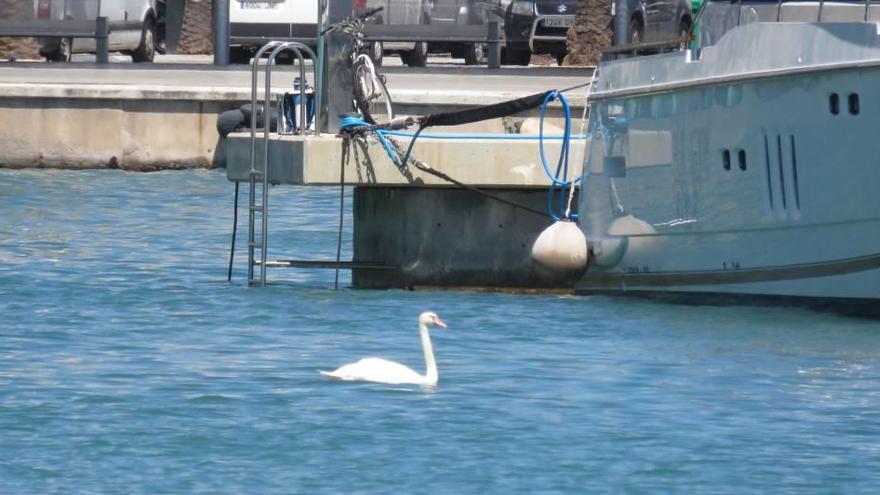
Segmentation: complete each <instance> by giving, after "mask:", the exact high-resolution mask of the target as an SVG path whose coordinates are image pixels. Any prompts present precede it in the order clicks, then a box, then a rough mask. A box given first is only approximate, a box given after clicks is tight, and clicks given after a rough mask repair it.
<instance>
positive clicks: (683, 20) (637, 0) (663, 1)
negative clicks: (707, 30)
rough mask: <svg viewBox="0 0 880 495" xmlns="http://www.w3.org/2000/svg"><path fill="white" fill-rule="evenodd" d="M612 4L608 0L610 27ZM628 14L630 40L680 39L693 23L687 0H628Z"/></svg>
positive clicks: (613, 3)
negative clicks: (609, 5) (609, 4)
mask: <svg viewBox="0 0 880 495" xmlns="http://www.w3.org/2000/svg"><path fill="white" fill-rule="evenodd" d="M615 3H616V2H612V3H611V26H612V29H613V27H614V26H615V25H616V24H615V21H614V17H615V15H616V12H615V8H616V5H615ZM629 16H630V17H629V42H630V43H642V42H652V41H670V40H674V39H677V38H681V37H682V36H684V35H685V34H687V33H688V31H690V29H691V25H692V24H693V16H692V13H691V1H690V0H629Z"/></svg>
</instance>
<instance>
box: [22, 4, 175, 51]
mask: <svg viewBox="0 0 880 495" xmlns="http://www.w3.org/2000/svg"><path fill="white" fill-rule="evenodd" d="M34 11H35V12H36V18H37V19H53V20H64V19H75V20H94V19H96V18H97V17H102V16H103V17H106V18H107V25H108V27H109V28H110V36H109V38H108V40H107V43H108V45H109V49H110V51H117V52H122V53H125V54H128V55H131V59H132V60H133V61H134V62H152V61H153V57H154V56H155V55H156V53H157V52H159V53H163V52H164V47H165V33H164V29H163V26H164V20H165V0H35V1H34ZM37 43H38V45H39V49H40V55H42V56H43V57H44V58H45V59H46V60H48V61H50V62H66V61H69V60H70V56H71V55H72V54H74V53H94V52H95V49H96V47H95V40H94V38H37Z"/></svg>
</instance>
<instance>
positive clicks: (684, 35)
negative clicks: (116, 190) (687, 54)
mask: <svg viewBox="0 0 880 495" xmlns="http://www.w3.org/2000/svg"><path fill="white" fill-rule="evenodd" d="M690 34H691V21H690V19H688V18H684V19H682V20H681V26H679V28H678V37H679V38H681V39H682V42H681V45H680V46H679V48H680V49H682V50H687V48H688V44H689V43H688V42H689V41H690V40H689V39H688V36H690Z"/></svg>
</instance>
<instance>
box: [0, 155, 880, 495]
mask: <svg viewBox="0 0 880 495" xmlns="http://www.w3.org/2000/svg"><path fill="white" fill-rule="evenodd" d="M337 201H338V196H337V191H335V190H333V189H325V190H318V189H296V188H275V189H273V191H272V213H273V214H272V216H271V219H272V227H271V228H272V231H271V232H272V235H273V239H272V241H273V242H272V248H273V249H270V251H274V252H275V254H274V256H273V257H278V256H288V257H297V258H312V259H330V258H332V257H333V256H334V255H335V243H336V233H335V225H336V214H337V213H336V212H337ZM231 206H232V185H231V184H230V183H228V182H227V181H226V180H225V176H224V175H223V173H222V172H207V171H184V172H163V173H155V174H134V173H126V172H121V171H84V172H69V171H0V493H11V494H15V493H151V494H152V493H313V492H333V493H338V492H345V493H348V492H352V493H360V492H364V493H508V492H548V493H549V492H568V493H759V492H763V493H876V491H877V490H878V487H880V323H878V322H876V321H868V320H859V319H848V318H845V317H841V316H836V315H830V314H823V313H815V312H811V311H808V310H799V309H788V308H749V307H711V306H702V307H683V306H672V305H664V304H659V303H651V302H646V301H639V300H629V299H615V298H600V297H589V298H587V297H559V296H517V295H506V294H480V293H466V292H403V291H355V290H350V289H346V290H340V291H338V292H337V291H333V290H331V288H332V285H333V272H332V271H323V270H322V271H308V270H274V271H270V280H274V281H276V282H277V283H275V284H273V285H272V286H271V287H269V288H266V289H252V288H251V289H249V288H247V287H246V285H245V284H244V282H243V280H244V261H245V258H244V257H242V256H240V257H239V258H238V260H237V267H238V268H237V270H236V274H235V278H234V279H233V283H231V284H230V283H227V282H226V264H227V256H228V244H229V235H230V229H231ZM240 232H242V233H243V229H242V230H241V231H240ZM347 232H350V226H349V227H348V228H347ZM348 236H350V234H348ZM240 239H243V236H242V237H241V238H240ZM345 254H347V255H348V256H350V252H346V253H345ZM343 281H344V282H345V284H346V285H347V284H348V281H349V278H348V277H347V276H346V277H344V280H343ZM425 309H433V310H435V311H436V312H438V313H439V314H440V316H441V317H442V318H443V319H444V320H445V321H446V322H447V323H448V324H449V327H450V328H449V329H448V330H445V331H440V330H438V331H435V332H434V335H433V337H434V344H435V347H436V351H437V355H438V362H439V367H440V376H441V383H440V385H439V386H438V387H437V388H436V389H431V390H428V389H421V388H418V387H406V386H383V385H371V384H352V383H338V382H331V381H328V380H325V379H322V378H321V377H320V376H319V375H318V374H317V372H316V369H319V368H324V369H328V368H330V369H332V368H334V367H336V366H338V365H340V364H344V363H346V362H350V361H353V360H355V359H357V358H360V357H362V356H369V355H378V356H382V357H387V358H392V359H395V360H399V361H402V362H404V363H406V364H409V365H410V366H412V367H421V366H422V356H421V351H420V348H419V341H418V335H417V330H416V317H417V315H418V313H419V312H421V311H423V310H425Z"/></svg>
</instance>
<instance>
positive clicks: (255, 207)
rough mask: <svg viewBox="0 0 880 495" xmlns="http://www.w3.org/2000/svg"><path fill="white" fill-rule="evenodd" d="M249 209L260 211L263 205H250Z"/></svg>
mask: <svg viewBox="0 0 880 495" xmlns="http://www.w3.org/2000/svg"><path fill="white" fill-rule="evenodd" d="M250 210H251V211H259V212H262V211H263V210H264V208H263V205H254V206H251V207H250Z"/></svg>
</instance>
